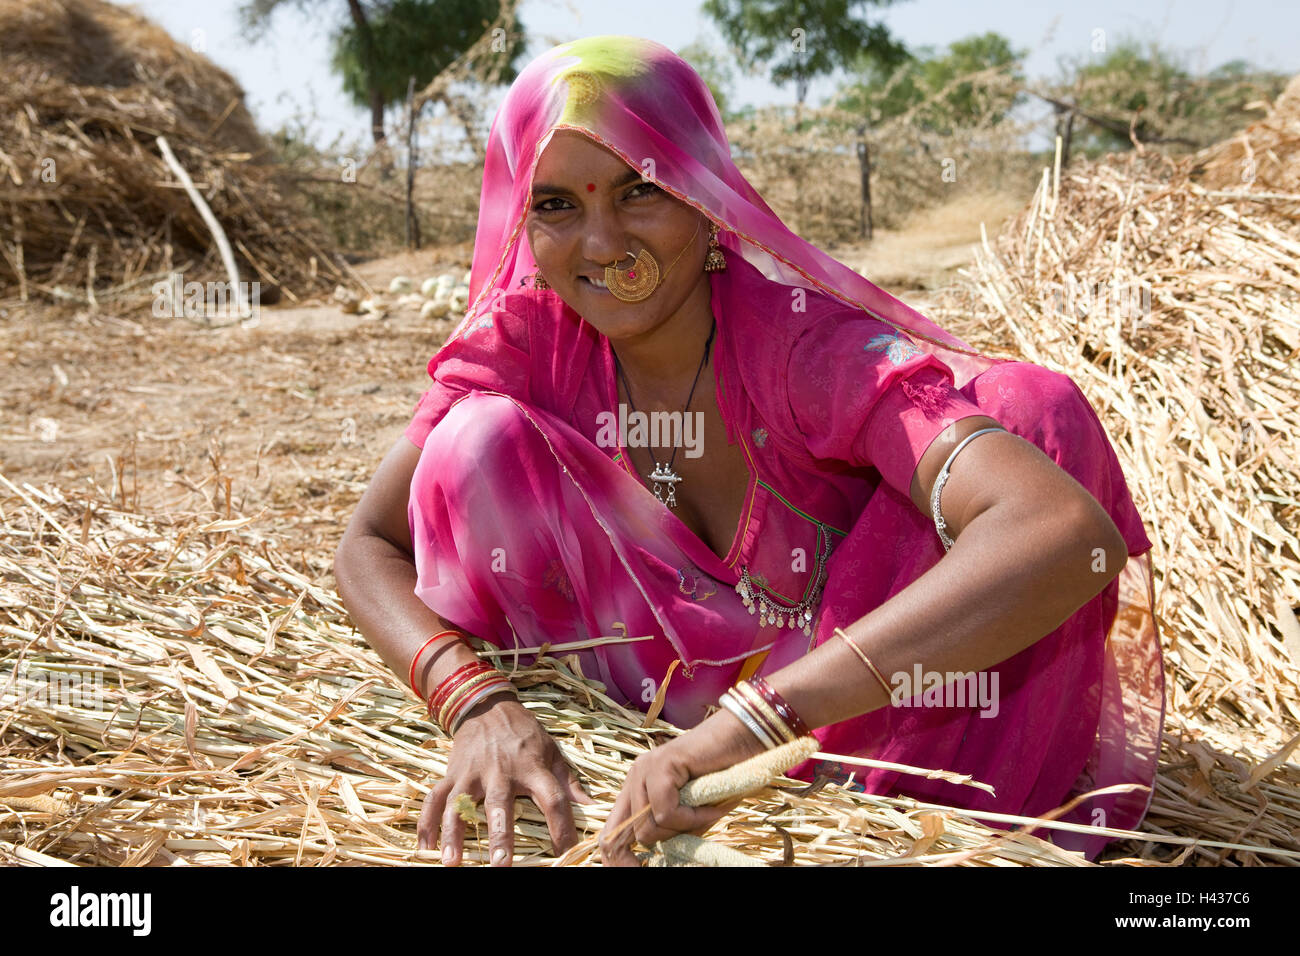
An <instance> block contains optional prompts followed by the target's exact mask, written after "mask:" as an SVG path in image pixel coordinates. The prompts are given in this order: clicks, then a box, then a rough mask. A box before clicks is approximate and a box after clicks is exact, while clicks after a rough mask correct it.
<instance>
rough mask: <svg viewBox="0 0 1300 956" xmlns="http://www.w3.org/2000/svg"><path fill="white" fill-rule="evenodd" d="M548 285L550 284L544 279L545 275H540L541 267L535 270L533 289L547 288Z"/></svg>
mask: <svg viewBox="0 0 1300 956" xmlns="http://www.w3.org/2000/svg"><path fill="white" fill-rule="evenodd" d="M550 287H551V284H550V283H549V282H547V281H546V276H544V275H542V270H541V269H538V270H537V271H536V272H534V273H533V288H534V289H549V288H550Z"/></svg>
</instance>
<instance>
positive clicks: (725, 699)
mask: <svg viewBox="0 0 1300 956" xmlns="http://www.w3.org/2000/svg"><path fill="white" fill-rule="evenodd" d="M718 703H719V704H721V705H722V706H723V707H724V708H725V709H726V710H728V711H730V712H731V713H732V714H734V715H735V716H736V717H737V718H739V720H740V722H741V723H743V724H744V725H745V726H746V727H748V728H749V730H750V733H752V734H753V735H754V736H755V737H757V738H758V739H759V740H760V741H761V742H762V744H763V749H764V750H772V749H773V748H775V747H776V741H774V740H773V739H772V738H771V736H770V735H769V734H768V733H767V731H766V730H764V729H763V727H762V725H761V724H759V723H758V721H756V720H755V719H754V718H753V717H751V716H750V715H749V713H748V712H747V711H746V710H745V708H744V707H742V706H741V705H740V703H739V702H737V701H735V700H732V698H731V695H730V694H723V695H722V696H721V697H719V698H718Z"/></svg>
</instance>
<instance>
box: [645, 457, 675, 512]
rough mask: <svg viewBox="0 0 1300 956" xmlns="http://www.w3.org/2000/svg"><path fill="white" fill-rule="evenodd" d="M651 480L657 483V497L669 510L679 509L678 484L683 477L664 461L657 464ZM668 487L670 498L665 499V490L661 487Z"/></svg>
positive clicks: (651, 474)
mask: <svg viewBox="0 0 1300 956" xmlns="http://www.w3.org/2000/svg"><path fill="white" fill-rule="evenodd" d="M650 480H651V481H653V482H654V483H655V497H656V498H658V499H659V500H660V501H662V502H663V503H664V504H666V505H667V506H668V507H669V508H675V507H677V489H676V484H677V482H679V481H681V480H682V476H681V475H679V474H677V473H676V472H675V471H673V470H672V469H671V468H669V467H668V466H667V465H665V464H664V463H663V462H662V461H657V462H655V470H654V471H652V472H651V473H650ZM663 484H666V485H667V486H668V497H667V498H666V499H665V498H664V493H663V489H662V488H660V487H659V486H660V485H663Z"/></svg>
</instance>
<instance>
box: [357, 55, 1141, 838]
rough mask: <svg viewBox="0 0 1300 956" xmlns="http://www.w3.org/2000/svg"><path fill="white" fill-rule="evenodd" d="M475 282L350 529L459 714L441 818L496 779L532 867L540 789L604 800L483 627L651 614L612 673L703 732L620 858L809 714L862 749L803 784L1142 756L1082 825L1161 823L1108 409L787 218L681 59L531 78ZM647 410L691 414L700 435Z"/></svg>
mask: <svg viewBox="0 0 1300 956" xmlns="http://www.w3.org/2000/svg"><path fill="white" fill-rule="evenodd" d="M470 286H471V288H470V294H471V300H472V302H471V306H470V308H469V310H468V312H467V314H466V317H465V319H464V320H463V321H462V323H461V324H460V326H459V327H458V328H457V329H456V331H455V332H454V333H453V334H452V336H451V337H450V338H449V339H448V341H447V343H446V344H445V345H444V346H443V347H442V349H441V350H439V352H438V354H437V355H435V356H434V357H433V359H432V360H431V361H430V362H429V373H430V375H431V377H432V379H433V382H432V385H431V386H430V388H429V390H428V391H427V392H426V393H425V395H424V396H423V398H422V399H421V401H420V404H419V406H418V407H417V408H416V411H415V415H414V417H413V419H412V421H411V423H410V425H409V426H408V428H407V430H406V433H405V438H404V439H403V441H402V443H399V447H396V448H394V450H393V451H392V452H391V453H390V455H389V458H387V459H385V462H384V464H383V465H382V466H381V469H380V473H379V474H377V475H376V479H375V485H374V487H375V489H376V490H374V492H373V494H372V492H371V491H367V496H366V497H365V498H363V500H362V504H361V506H359V509H358V517H354V520H353V525H350V526H349V534H348V535H345V541H344V544H342V545H340V549H339V562H338V579H339V588H340V592H341V593H342V594H343V596H344V599H345V601H346V602H347V604H348V607H349V609H350V610H351V611H352V613H353V616H354V618H355V619H356V620H357V622H358V625H359V626H360V627H361V629H362V632H363V633H364V634H365V635H366V637H367V639H368V640H370V641H371V642H372V643H373V644H374V646H375V647H376V648H377V649H378V650H379V651H380V653H381V654H382V655H383V656H384V658H385V660H386V661H388V662H389V663H390V665H391V666H393V668H394V670H396V671H398V672H401V673H409V675H410V680H411V683H412V685H413V688H414V690H415V692H416V693H417V694H419V695H420V696H421V698H422V699H428V701H429V705H430V710H431V713H433V712H434V711H435V709H436V715H435V716H436V717H437V718H438V719H439V720H440V721H441V722H442V725H443V726H444V727H445V728H447V730H448V732H449V733H451V734H452V735H453V736H454V740H455V746H454V748H453V751H452V756H451V759H450V761H449V766H448V772H447V776H446V777H445V778H444V779H443V780H442V781H440V782H439V783H438V784H436V785H435V786H434V787H433V789H432V791H431V792H430V795H429V798H428V799H427V800H426V802H425V806H424V809H423V813H422V816H421V823H420V843H421V845H422V846H433V845H435V844H437V843H441V845H442V847H443V851H444V859H445V860H447V861H448V862H452V863H455V862H458V861H459V859H460V853H461V849H460V848H461V842H462V840H463V837H464V822H463V821H462V820H461V818H460V816H459V814H458V812H457V807H458V802H457V800H455V799H453V798H454V797H456V795H458V794H467V795H468V797H469V798H470V799H471V800H480V799H481V800H484V801H485V803H486V807H487V815H488V825H489V839H490V842H491V846H492V858H493V861H494V862H497V863H508V862H509V860H510V857H511V848H512V846H513V843H512V838H511V831H512V829H513V810H512V805H513V800H514V798H515V796H516V795H528V796H531V797H532V798H533V799H534V800H536V801H537V802H538V804H539V806H540V807H541V808H542V809H543V811H544V812H545V813H546V815H547V819H548V821H549V823H550V827H551V833H552V837H553V839H554V842H555V845H556V849H557V851H559V850H563V849H564V848H565V847H567V846H569V845H571V844H572V842H573V840H574V839H575V838H576V837H575V834H574V831H573V823H572V815H571V811H570V809H569V801H570V800H583V799H585V796H584V795H583V793H582V791H581V789H580V787H579V786H578V785H577V783H576V781H575V780H574V778H573V775H572V773H571V771H570V770H569V768H568V767H567V766H566V765H565V763H564V761H563V759H562V758H561V757H560V756H559V753H558V751H557V750H556V749H555V747H554V744H553V743H552V742H551V741H550V739H549V737H548V736H547V735H546V733H545V731H544V730H542V729H541V728H540V726H539V725H538V724H537V722H536V720H535V719H533V718H532V717H531V715H530V714H529V713H528V711H526V710H525V709H524V708H523V707H522V706H521V705H520V704H519V703H518V702H517V701H516V700H515V699H514V698H513V696H512V695H511V694H510V693H509V689H510V685H509V683H508V681H506V680H505V679H504V678H503V677H502V675H500V674H499V673H497V672H496V671H495V670H493V669H492V668H491V667H489V666H487V665H486V664H483V663H482V662H480V661H478V660H477V658H476V656H475V655H474V653H473V651H472V650H471V649H470V648H469V646H468V645H467V644H466V643H465V642H463V641H462V640H461V639H460V638H461V637H462V636H464V635H470V636H475V637H478V638H481V639H483V640H486V641H489V642H491V643H493V644H497V645H500V646H514V647H539V646H540V645H542V644H544V643H547V642H550V643H551V644H559V643H565V642H571V641H572V642H576V641H592V640H594V639H597V638H601V637H603V636H608V635H613V634H616V633H618V632H620V631H622V632H624V633H626V634H630V635H632V636H634V637H640V636H642V635H645V636H647V637H648V639H645V640H637V641H631V642H618V643H610V642H605V643H598V644H597V645H596V646H591V647H588V648H586V649H584V650H582V651H580V653H579V659H580V662H581V666H582V668H583V671H584V673H585V674H586V675H587V676H588V677H591V678H594V679H597V680H600V681H601V682H603V683H604V685H605V687H606V690H607V693H608V694H609V695H610V696H611V697H613V698H614V699H616V700H618V701H620V702H621V703H624V704H625V705H627V706H633V707H639V708H643V709H645V708H649V707H650V706H652V705H656V706H661V708H662V710H661V713H662V714H663V716H664V717H665V718H666V719H667V720H669V721H671V722H673V723H675V724H677V725H678V726H681V727H689V728H692V729H691V730H690V731H689V732H688V733H685V734H683V735H682V736H680V737H677V738H675V739H674V740H673V741H672V742H670V743H669V744H666V745H664V746H661V747H658V748H655V749H654V750H652V751H651V752H650V753H648V754H647V755H645V756H644V757H642V758H641V759H640V760H638V761H637V762H636V763H635V764H634V765H633V768H632V771H631V772H630V774H629V776H628V780H627V783H626V786H625V787H624V790H623V792H622V793H621V795H620V796H619V798H618V802H617V803H616V805H615V807H614V808H613V810H612V812H611V816H610V821H609V825H607V826H606V828H605V831H604V834H603V835H602V842H601V848H602V852H603V856H604V859H605V861H606V862H612V863H635V857H634V856H633V855H632V853H631V846H632V841H633V840H634V839H635V840H637V841H639V842H641V843H642V844H645V845H649V844H651V843H653V842H654V841H657V840H660V839H663V838H664V837H666V836H668V835H670V834H673V833H678V832H683V831H699V830H701V829H702V828H705V827H707V826H708V825H710V824H711V823H712V822H714V821H715V820H717V819H718V818H719V816H720V814H721V813H722V810H720V809H718V808H688V807H684V806H681V805H679V803H678V799H677V790H678V788H679V787H680V786H681V785H682V784H683V783H684V782H685V781H686V780H688V779H691V778H694V777H697V776H700V775H702V774H704V773H707V772H709V771H712V770H716V769H719V768H722V767H726V766H729V765H731V764H733V763H735V762H737V761H738V760H740V759H742V758H744V757H747V756H750V755H752V754H754V753H755V752H758V751H761V750H763V749H766V748H770V747H773V746H775V745H776V744H777V743H779V742H780V741H782V740H786V739H789V738H791V737H792V736H794V735H797V734H802V733H806V732H812V733H814V734H815V735H816V736H817V737H818V738H819V740H820V742H821V749H822V750H823V751H828V752H831V753H836V754H840V755H843V756H845V757H846V758H847V761H846V763H848V764H850V766H847V767H846V766H842V765H840V764H839V763H838V762H836V763H826V762H819V763H817V764H804V765H801V766H800V767H799V768H796V769H795V771H793V772H794V773H795V774H796V775H798V776H802V777H803V778H804V779H812V778H813V776H814V775H815V774H823V775H826V776H830V777H832V778H833V779H837V780H839V781H840V782H842V783H844V784H845V785H851V786H854V787H860V788H863V789H866V790H868V791H870V792H875V793H885V794H898V793H901V794H907V795H911V796H914V797H917V798H919V799H924V800H931V801H936V802H942V803H946V804H949V805H953V806H959V807H968V808H971V809H977V810H986V811H996V812H1002V813H1013V814H1027V815H1037V814H1041V813H1043V812H1046V811H1050V810H1053V809H1055V808H1056V807H1058V806H1060V805H1061V804H1062V803H1064V802H1065V801H1066V800H1068V799H1071V798H1072V797H1074V796H1078V795H1080V794H1082V793H1083V792H1084V791H1087V790H1089V789H1092V788H1102V787H1109V786H1111V785H1115V784H1124V785H1128V786H1127V788H1125V787H1120V788H1116V789H1114V790H1111V791H1109V792H1107V793H1104V794H1098V795H1093V796H1088V797H1085V798H1083V799H1081V800H1080V801H1079V803H1078V804H1077V806H1076V807H1075V808H1074V809H1073V810H1072V811H1070V812H1069V813H1067V814H1065V815H1064V816H1063V819H1065V820H1067V821H1070V822H1073V823H1076V824H1084V825H1085V826H1084V827H1081V828H1080V829H1083V830H1086V825H1089V824H1090V825H1094V826H1096V825H1103V826H1105V827H1112V828H1113V827H1121V828H1122V827H1129V826H1133V825H1135V824H1136V823H1138V822H1139V821H1140V819H1141V818H1142V816H1143V814H1144V813H1145V810H1146V807H1147V803H1148V800H1149V795H1150V794H1149V789H1144V788H1149V786H1150V784H1151V782H1152V778H1153V774H1154V768H1155V759H1156V754H1157V750H1158V746H1159V739H1160V736H1159V735H1160V724H1161V721H1162V713H1163V689H1162V684H1161V679H1162V678H1161V674H1162V672H1161V661H1160V651H1159V643H1158V640H1157V639H1156V633H1155V628H1154V623H1153V619H1152V616H1151V613H1150V606H1151V597H1152V595H1151V588H1150V577H1149V567H1148V563H1147V561H1146V559H1145V557H1144V553H1145V552H1146V551H1147V550H1148V549H1149V548H1150V547H1151V542H1150V540H1149V539H1148V538H1147V536H1146V534H1145V532H1144V530H1143V526H1142V520H1141V518H1140V516H1139V515H1138V514H1137V512H1136V510H1135V509H1134V507H1133V503H1132V501H1131V499H1130V497H1129V494H1128V490H1127V487H1126V485H1125V483H1124V477H1123V474H1122V471H1121V469H1120V467H1119V463H1118V461H1117V460H1116V457H1115V453H1114V450H1113V449H1112V448H1111V445H1110V442H1109V441H1108V439H1107V438H1106V435H1105V433H1104V431H1103V430H1102V427H1101V424H1100V422H1099V421H1098V419H1097V416H1096V414H1095V413H1094V412H1093V410H1092V408H1091V407H1090V406H1089V405H1088V402H1087V401H1086V399H1085V398H1084V396H1083V394H1082V393H1081V392H1080V391H1079V389H1078V388H1077V387H1076V386H1075V385H1074V383H1073V382H1071V381H1070V380H1069V379H1068V378H1066V377H1065V376H1063V375H1060V374H1058V373H1055V372H1051V371H1048V370H1046V369H1043V368H1039V367H1037V366H1034V365H1031V364H1028V363H1024V362H1009V361H995V360H993V359H990V358H987V357H985V356H982V355H980V354H979V353H977V352H975V351H974V350H973V349H971V348H970V347H969V346H967V345H966V344H965V343H963V342H962V341H961V340H960V339H958V338H956V337H954V336H952V335H951V334H949V333H947V332H945V331H944V330H943V329H940V328H939V327H938V326H936V325H935V324H934V323H933V322H931V321H930V320H928V319H927V318H925V317H924V316H922V315H920V314H919V313H917V312H915V311H914V310H912V309H910V308H908V307H907V306H906V305H904V304H903V303H901V302H899V301H898V300H896V299H894V298H893V297H892V296H890V295H888V294H887V293H885V292H884V291H882V290H881V289H879V288H877V287H876V286H874V285H873V284H871V283H870V282H869V281H867V280H866V279H864V278H863V277H862V276H860V275H857V274H856V273H854V272H853V271H852V270H851V269H848V268H847V267H845V266H844V265H842V264H841V263H839V262H837V261H835V260H834V259H832V258H831V257H830V256H828V255H826V254H825V253H824V252H822V251H821V250H818V249H817V248H815V247H814V246H812V245H810V244H809V243H807V242H806V241H804V240H803V239H801V238H800V237H798V236H796V235H795V234H794V233H792V232H790V231H789V229H787V228H786V227H785V226H784V224H782V223H781V221H780V220H779V219H778V218H777V217H776V215H775V214H774V213H772V211H771V210H770V209H769V208H768V207H767V205H766V204H765V203H764V202H763V200H762V199H761V197H759V196H758V195H757V193H755V192H754V190H753V188H752V187H751V186H750V185H749V183H748V182H746V180H745V179H744V177H743V176H742V175H741V174H740V172H739V171H738V170H737V169H736V167H735V166H734V164H733V163H732V161H731V157H730V150H729V147H728V145H727V141H726V137H725V135H724V133H723V131H722V125H721V121H720V119H719V117H718V113H717V109H716V106H715V105H714V103H713V101H712V99H711V97H710V96H709V93H708V90H707V87H706V86H705V85H704V83H703V81H701V80H700V78H699V77H698V75H696V74H695V72H694V71H693V70H692V69H691V68H690V67H689V66H688V65H687V64H686V63H685V62H684V61H682V60H681V59H680V58H678V57H677V56H675V55H674V54H672V53H671V52H670V51H668V50H666V49H664V48H663V47H661V46H659V45H657V44H654V43H652V42H650V41H646V40H641V39H637V38H632V37H595V38H591V39H588V40H582V41H577V42H575V43H569V44H565V45H563V46H560V47H557V48H555V49H554V50H551V51H549V52H548V53H546V54H543V55H542V56H541V57H539V58H538V59H537V60H535V61H534V62H533V63H532V64H530V65H529V67H528V68H527V69H526V70H525V71H524V72H523V73H521V74H520V76H519V78H518V80H516V82H515V84H514V85H513V86H512V88H511V90H510V93H509V95H508V96H507V98H506V101H505V103H504V105H503V106H502V108H501V111H500V113H499V114H498V116H497V117H496V120H495V122H494V123H493V127H492V133H491V136H490V139H489V144H488V153H487V161H486V166H485V171H484V180H483V191H482V201H481V207H480V215H479V225H478V233H477V236H476V240H475V255H474V266H473V270H472V275H471V283H470ZM635 415H640V416H642V417H643V419H644V420H646V421H650V422H653V421H655V416H663V417H661V418H660V419H659V420H658V421H659V423H660V424H663V423H665V422H667V423H669V424H671V422H672V421H674V419H672V418H671V416H681V418H680V419H677V420H680V421H685V420H686V417H690V420H691V421H693V422H698V423H699V425H698V429H697V430H696V432H695V433H694V436H695V439H696V440H697V444H696V445H694V446H693V447H695V448H696V450H697V451H698V452H699V453H698V454H694V455H679V454H677V452H678V451H679V450H681V449H682V447H683V446H684V444H686V443H685V442H684V441H683V439H684V438H685V429H684V428H680V429H676V430H674V429H673V428H671V427H669V428H664V429H649V428H647V429H646V430H645V431H644V432H642V433H638V434H636V435H634V432H633V428H632V426H631V424H630V423H631V422H632V421H634V420H637V421H640V420H642V419H634V417H633V416H635ZM611 420H617V421H619V422H628V423H629V425H628V427H627V428H619V429H612V428H611V427H609V423H610V421H611ZM665 434H666V435H668V436H671V437H670V439H669V442H668V444H665V443H664V441H663V438H662V436H663V435H665ZM655 435H657V436H660V438H659V440H658V441H655V440H645V439H647V438H649V437H651V436H655ZM634 437H635V438H637V440H635V441H634V440H633V439H634ZM399 515H400V516H401V517H402V518H405V519H406V520H405V521H401V520H400V518H399ZM354 526H355V528H354ZM350 540H351V543H350ZM381 540H382V541H384V542H388V544H381V543H378V542H379V541H381ZM412 594H413V595H414V598H418V602H414V603H413V600H412ZM435 631H436V632H439V633H437V634H435V635H434V637H433V638H429V637H428V635H429V634H430V633H431V632H435ZM967 689H968V690H969V691H970V693H969V694H966V693H960V694H959V693H957V691H965V690H967ZM994 698H996V699H994ZM809 728H811V731H809ZM857 758H877V759H880V760H886V761H891V762H893V763H895V764H907V765H911V766H913V767H923V768H930V769H939V770H949V771H955V772H958V773H964V774H969V775H971V776H972V777H974V778H975V779H977V780H978V781H981V782H983V783H985V784H989V785H991V788H992V792H987V791H985V790H981V789H977V788H973V787H964V786H959V785H956V784H953V783H949V782H945V781H943V780H937V779H929V778H926V777H924V776H916V775H909V774H905V773H900V772H899V771H897V770H885V769H880V768H872V769H866V770H864V769H863V768H862V767H861V766H852V761H853V760H854V759H857ZM850 774H852V776H851V778H850ZM460 802H462V803H463V798H462V799H461V801H460ZM623 824H627V825H626V826H624V825H623ZM1056 839H1057V841H1058V842H1060V843H1063V844H1065V845H1067V846H1070V847H1072V848H1076V849H1079V850H1081V851H1083V852H1085V853H1086V854H1088V855H1089V856H1093V855H1095V854H1096V853H1097V852H1098V851H1099V850H1100V849H1101V848H1102V846H1103V845H1104V844H1105V842H1106V836H1105V835H1104V833H1099V834H1095V835H1094V834H1088V833H1086V832H1085V833H1082V834H1080V833H1066V834H1063V835H1061V836H1058V837H1056Z"/></svg>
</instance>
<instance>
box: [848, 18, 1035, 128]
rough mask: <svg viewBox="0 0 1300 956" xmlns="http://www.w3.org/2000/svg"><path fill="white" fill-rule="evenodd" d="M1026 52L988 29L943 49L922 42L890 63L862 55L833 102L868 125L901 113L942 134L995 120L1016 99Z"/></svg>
mask: <svg viewBox="0 0 1300 956" xmlns="http://www.w3.org/2000/svg"><path fill="white" fill-rule="evenodd" d="M1027 55H1028V51H1027V50H1019V51H1017V50H1014V49H1013V48H1012V47H1011V43H1010V41H1008V40H1007V38H1006V37H1004V36H1002V35H1001V34H998V33H991V32H990V33H984V34H980V35H978V36H971V37H966V38H964V39H961V40H955V41H954V42H952V43H950V44H949V45H948V47H947V50H946V51H945V52H943V53H939V52H938V51H936V50H935V48H933V47H928V46H927V47H921V48H919V49H918V50H916V51H915V52H913V53H909V54H908V56H907V58H906V59H905V60H904V61H903V62H902V63H901V64H900V65H898V66H896V67H892V68H890V67H888V66H885V65H882V64H881V63H879V62H878V61H876V60H872V59H868V58H862V59H861V60H860V61H859V62H857V63H855V64H854V68H853V72H854V73H855V74H856V77H855V79H854V80H853V81H851V82H850V83H848V84H847V85H846V86H845V87H844V88H843V89H842V90H841V92H840V95H839V97H838V100H837V105H838V106H839V107H840V108H841V109H844V110H847V111H848V112H851V113H854V114H857V115H860V116H863V117H864V118H865V119H866V120H867V121H868V123H869V124H870V125H872V126H876V125H878V124H880V123H882V122H887V121H889V120H892V119H898V118H899V117H904V116H906V117H907V118H908V121H909V122H911V123H914V124H916V125H917V126H918V127H920V128H922V129H925V130H927V131H930V132H934V133H939V134H942V135H951V134H952V132H953V130H954V129H955V128H959V127H961V128H972V127H976V126H980V125H984V124H987V125H996V124H997V123H1000V122H1002V121H1003V120H1004V119H1005V118H1006V116H1007V114H1009V113H1010V112H1011V110H1012V109H1013V108H1014V107H1015V105H1016V103H1017V102H1018V101H1019V100H1020V98H1021V97H1020V93H1019V90H1020V89H1021V87H1022V86H1023V85H1024V82H1025V77H1024V74H1023V73H1022V72H1021V71H1020V65H1021V63H1022V62H1023V60H1024V58H1025V56H1027Z"/></svg>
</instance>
